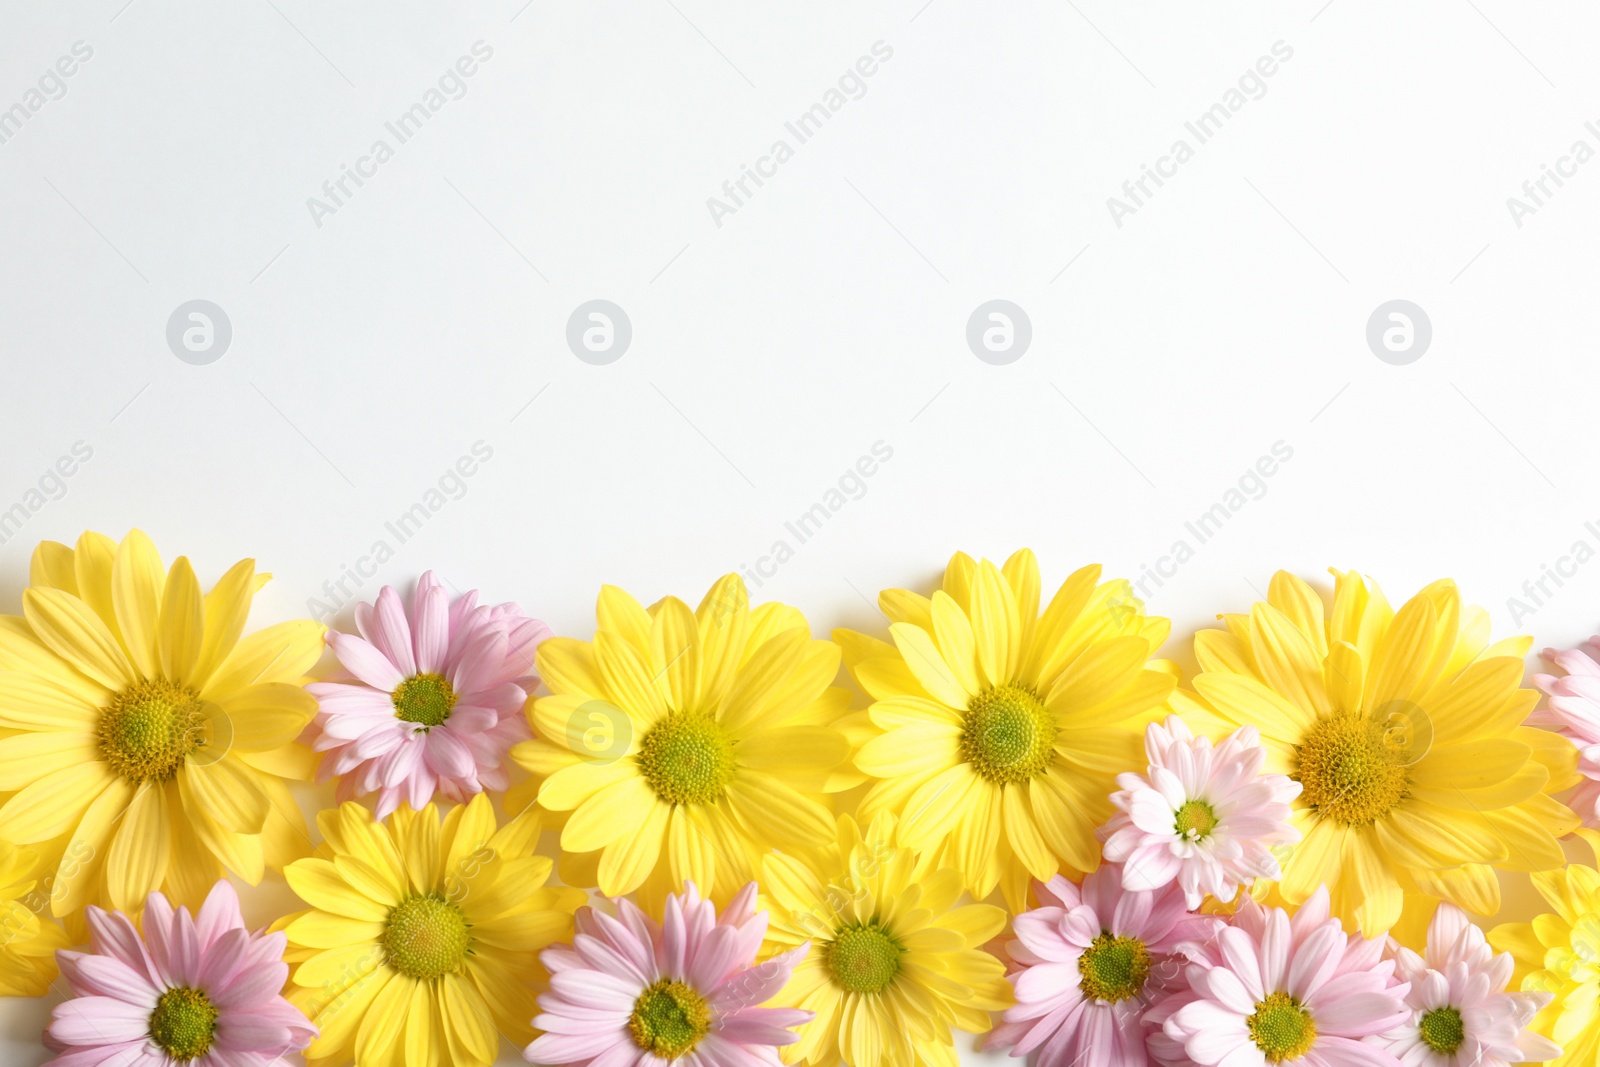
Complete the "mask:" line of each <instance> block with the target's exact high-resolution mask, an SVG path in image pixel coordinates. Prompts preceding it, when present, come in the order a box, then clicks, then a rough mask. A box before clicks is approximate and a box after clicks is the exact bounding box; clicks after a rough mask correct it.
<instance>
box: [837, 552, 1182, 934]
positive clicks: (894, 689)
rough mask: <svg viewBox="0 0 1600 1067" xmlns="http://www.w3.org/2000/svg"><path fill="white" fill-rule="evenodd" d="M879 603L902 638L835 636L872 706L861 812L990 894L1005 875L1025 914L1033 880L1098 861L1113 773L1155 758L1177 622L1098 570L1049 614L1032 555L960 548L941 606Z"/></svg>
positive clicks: (859, 758)
mask: <svg viewBox="0 0 1600 1067" xmlns="http://www.w3.org/2000/svg"><path fill="white" fill-rule="evenodd" d="M878 606H879V608H880V609H881V610H882V611H883V613H884V615H886V616H887V617H888V618H889V622H890V625H889V634H890V636H891V637H892V638H893V639H894V644H892V645H890V644H886V643H885V642H883V641H878V640H875V639H874V638H871V637H867V636H866V635H864V634H858V633H852V632H850V631H848V630H840V631H837V632H836V633H835V634H834V639H835V640H836V641H838V642H839V643H840V644H841V645H843V646H844V649H845V663H846V665H847V666H849V667H850V669H851V671H852V672H853V673H854V675H855V677H856V680H857V681H858V682H860V683H861V687H862V688H863V689H865V690H866V691H867V694H868V695H869V696H871V697H872V699H873V701H874V703H873V704H872V707H871V708H870V709H869V712H868V716H869V718H870V720H871V723H870V729H869V730H867V731H866V735H867V736H866V739H865V741H864V743H863V745H862V747H861V749H860V751H859V752H858V753H857V754H856V766H857V767H858V768H859V769H860V770H862V771H864V772H865V773H866V774H868V775H870V776H872V777H873V778H876V779H879V780H878V781H877V782H875V783H874V784H873V786H872V788H871V789H870V790H869V791H868V792H867V794H866V797H865V798H864V799H863V800H862V802H861V818H862V819H863V820H871V819H873V818H875V817H876V816H877V815H879V814H883V813H891V814H894V815H896V816H897V817H898V819H899V824H900V831H899V832H900V840H901V841H902V842H904V843H905V844H906V845H907V846H909V847H911V848H913V849H915V850H917V851H919V852H925V853H926V856H925V857H924V860H925V862H927V863H932V864H934V865H937V866H941V867H953V868H955V869H956V870H959V871H960V872H961V874H962V879H963V883H964V885H965V887H966V888H967V889H968V890H969V891H970V892H971V893H972V895H973V896H974V897H977V898H979V899H982V898H983V897H986V896H988V895H989V893H990V892H991V891H992V890H993V889H994V887H995V885H996V884H998V885H999V886H1000V887H1001V889H1002V890H1003V891H1004V893H1005V899H1006V903H1007V905H1008V906H1009V907H1010V908H1011V909H1012V910H1013V911H1019V910H1021V909H1022V908H1023V907H1025V906H1026V903H1025V902H1026V899H1027V888H1028V880H1029V877H1030V876H1031V877H1033V878H1037V879H1039V880H1040V881H1048V880H1049V879H1050V878H1051V877H1052V876H1053V875H1055V874H1056V873H1058V872H1059V871H1060V870H1062V869H1063V868H1065V869H1067V870H1069V871H1075V872H1088V871H1092V870H1094V869H1095V868H1096V867H1098V866H1099V864H1100V845H1099V843H1098V842H1097V841H1096V840H1095V828H1096V827H1097V826H1099V825H1100V824H1101V823H1103V822H1105V821H1106V819H1108V818H1109V817H1110V816H1111V813H1112V807H1111V801H1110V799H1109V796H1110V793H1111V791H1112V790H1113V789H1114V788H1115V786H1114V785H1113V780H1114V779H1115V777H1116V776H1117V775H1118V774H1119V773H1121V772H1123V771H1130V770H1138V769H1140V768H1142V767H1143V766H1144V762H1145V761H1144V728H1145V726H1146V724H1148V723H1150V722H1152V721H1154V720H1155V719H1156V718H1157V717H1158V716H1159V714H1160V713H1161V709H1162V704H1163V702H1164V701H1165V700H1166V699H1167V696H1168V695H1169V694H1170V693H1171V691H1172V688H1173V685H1174V684H1175V683H1174V679H1173V677H1172V674H1171V673H1170V672H1169V671H1167V670H1164V669H1163V666H1162V665H1161V664H1158V663H1151V662H1150V656H1151V653H1153V652H1154V651H1155V649H1156V648H1157V647H1159V646H1160V644H1161V643H1162V642H1163V641H1164V640H1166V636H1167V630H1168V623H1167V620H1165V619H1161V618H1156V617H1153V616H1147V615H1145V614H1144V606H1143V604H1141V603H1140V601H1138V600H1137V599H1135V598H1134V596H1133V593H1132V591H1131V589H1130V588H1129V586H1128V583H1127V582H1125V581H1120V580H1119V581H1111V582H1105V583H1102V582H1101V581H1100V568H1099V567H1098V566H1092V567H1085V568H1083V569H1082V570H1079V571H1077V572H1076V573H1074V574H1073V575H1072V576H1071V577H1069V578H1068V579H1067V580H1066V581H1065V582H1064V583H1062V586H1061V589H1060V591H1059V592H1057V593H1056V595H1055V597H1054V599H1052V600H1051V602H1050V606H1049V607H1048V608H1046V609H1045V613H1044V614H1043V615H1042V616H1041V615H1039V567H1038V564H1037V563H1036V562H1035V560H1034V558H1033V553H1032V552H1030V551H1028V550H1027V549H1023V550H1021V551H1019V552H1017V553H1016V554H1015V555H1013V556H1012V557H1011V558H1010V559H1008V560H1007V561H1006V564H1005V567H1004V568H999V567H996V566H995V565H994V564H993V563H990V562H989V561H988V560H984V561H983V562H982V563H975V562H973V560H972V558H971V557H970V556H968V555H966V554H965V553H959V552H958V553H957V554H956V555H955V556H954V557H953V558H952V559H951V560H950V566H949V567H948V568H947V569H946V571H945V575H944V586H943V588H942V589H940V590H939V591H938V592H936V593H934V594H933V598H932V599H931V600H930V599H928V598H927V597H922V596H918V595H917V594H916V593H912V592H908V591H906V590H904V589H890V590H887V591H885V592H884V593H882V594H881V595H880V596H879V597H878Z"/></svg>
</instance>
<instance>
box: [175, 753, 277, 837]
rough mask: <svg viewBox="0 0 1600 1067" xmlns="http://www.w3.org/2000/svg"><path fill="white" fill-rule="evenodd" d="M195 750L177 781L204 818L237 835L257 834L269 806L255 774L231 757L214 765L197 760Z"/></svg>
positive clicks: (269, 808) (218, 760)
mask: <svg viewBox="0 0 1600 1067" xmlns="http://www.w3.org/2000/svg"><path fill="white" fill-rule="evenodd" d="M206 752H207V750H206V749H199V750H198V751H197V752H195V754H194V755H191V756H190V757H189V758H188V760H186V761H185V762H184V765H183V769H182V771H181V774H180V777H182V778H183V780H184V781H185V782H186V784H187V786H188V789H189V793H190V794H191V795H192V796H193V797H194V799H195V801H196V803H198V804H199V805H200V808H201V810H203V811H204V812H205V814H206V816H207V817H209V818H210V819H211V820H212V821H213V822H215V823H216V824H217V825H218V826H220V827H222V828H224V829H227V830H231V831H233V832H234V833H239V834H259V833H260V832H261V828H262V827H263V826H265V825H266V822H267V813H268V812H269V811H271V810H272V804H271V802H270V801H269V800H268V799H267V794H266V792H265V791H264V790H263V789H262V788H261V785H260V783H259V782H258V781H257V780H256V772H255V771H254V770H252V769H250V768H248V767H246V766H245V765H244V764H242V763H240V762H239V761H238V760H237V759H235V758H234V757H232V756H224V757H222V758H221V759H217V760H215V761H214V762H204V761H203V760H202V759H200V758H199V757H201V756H203V755H204V754H205V753H206Z"/></svg>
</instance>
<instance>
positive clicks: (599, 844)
mask: <svg viewBox="0 0 1600 1067" xmlns="http://www.w3.org/2000/svg"><path fill="white" fill-rule="evenodd" d="M597 615H598V620H599V627H598V632H597V633H596V634H595V638H594V641H593V642H587V641H576V640H572V639H570V638H559V637H558V638H551V639H550V640H548V641H545V642H544V643H543V644H542V645H540V646H539V661H538V666H539V673H540V675H542V676H543V678H544V680H545V683H546V684H547V685H549V687H550V691H551V693H552V694H554V695H553V696H548V697H544V698H543V699H540V700H538V701H536V702H534V703H533V705H532V713H531V715H530V718H531V720H532V723H533V731H534V736H535V740H533V741H525V742H523V743H521V744H519V745H518V746H517V747H516V748H514V749H512V752H511V756H512V758H513V759H514V760H516V761H517V762H518V763H519V764H521V765H522V766H524V767H526V768H527V769H528V770H530V771H532V772H533V773H534V776H535V777H534V781H533V786H534V787H536V788H537V790H538V801H539V804H540V806H541V807H544V808H548V809H550V810H553V811H558V812H569V813H570V814H569V815H568V816H567V817H566V825H565V826H564V827H563V828H562V832H561V847H562V849H563V851H564V852H569V853H587V854H589V857H588V859H587V860H582V859H580V860H579V861H578V862H577V863H576V864H573V865H572V866H571V867H570V868H569V866H568V865H567V858H566V857H563V867H562V873H563V878H564V879H565V880H566V881H568V882H572V883H574V884H581V885H596V884H598V886H599V887H600V891H601V892H602V893H605V894H606V895H607V896H620V895H622V894H624V893H629V892H632V891H634V890H636V889H638V890H639V891H640V892H641V894H643V896H642V897H641V901H642V902H643V904H644V906H645V907H646V910H651V909H652V908H655V907H658V906H659V904H660V902H661V901H662V900H664V899H665V897H666V894H667V893H670V892H678V891H680V890H681V889H682V888H683V883H684V881H685V880H689V881H693V882H694V883H695V885H696V886H698V887H700V889H701V891H702V892H703V893H704V894H705V895H706V896H707V897H710V898H711V899H713V900H716V901H717V902H718V903H719V904H721V903H726V902H727V900H729V899H730V898H731V897H732V896H733V894H734V893H735V892H737V891H738V889H739V888H740V887H741V886H743V885H744V884H745V883H746V882H749V881H750V880H751V879H752V878H754V877H755V863H754V860H753V857H752V853H753V852H760V851H765V850H767V849H770V848H775V847H776V848H799V847H807V846H816V845H819V844H822V843H824V842H826V841H827V840H828V839H829V838H830V837H831V835H832V833H833V817H832V815H831V814H830V813H829V811H828V809H827V807H825V806H824V804H823V802H822V793H823V792H824V791H825V790H829V789H834V788H838V787H839V786H840V785H843V784H848V783H847V782H845V781H843V779H836V778H835V777H834V775H833V771H834V769H835V768H836V767H838V766H839V765H840V764H841V763H844V762H845V761H846V760H847V759H848V757H849V749H848V746H847V743H846V741H845V738H844V735H843V734H842V733H841V732H840V731H839V730H838V729H837V728H836V727H835V725H834V724H835V722H836V720H838V719H839V718H840V716H841V715H842V714H843V712H844V711H845V709H846V708H847V706H848V704H849V696H848V694H847V693H846V692H845V691H844V690H842V689H836V688H831V687H830V683H832V681H833V679H834V676H835V675H837V674H838V672H839V650H838V649H837V648H835V647H834V646H833V645H832V644H830V643H829V642H827V641H814V640H812V638H811V630H810V627H808V626H807V625H806V621H805V618H804V617H803V616H802V615H801V614H800V612H798V611H796V610H795V609H794V608H791V607H786V606H784V605H782V604H763V605H761V606H760V607H758V608H755V609H754V610H751V609H750V607H749V595H748V593H747V592H746V590H745V586H744V582H743V581H741V580H740V579H739V577H738V576H737V575H733V574H730V575H728V576H727V577H725V578H723V579H722V580H720V581H719V582H717V584H716V585H714V586H712V587H711V591H710V592H708V593H707V594H706V596H705V599H704V600H702V601H701V603H700V607H699V608H698V610H695V611H690V610H689V607H688V605H687V604H685V603H684V602H683V601H681V600H679V599H677V598H676V597H668V598H667V599H665V600H662V601H660V602H659V603H657V604H655V605H653V606H652V607H651V608H650V609H649V610H648V611H646V610H645V609H644V608H643V607H641V606H640V605H639V602H638V601H636V600H634V599H633V598H632V597H631V596H629V595H628V594H627V593H624V592H623V591H622V590H620V589H617V588H616V587H614V586H606V587H605V588H604V589H603V590H601V593H600V602H599V607H598V609H597ZM519 794H520V791H519ZM520 795H525V794H520ZM516 799H518V797H517V796H514V797H513V804H514V803H515V800H516ZM596 861H597V862H596Z"/></svg>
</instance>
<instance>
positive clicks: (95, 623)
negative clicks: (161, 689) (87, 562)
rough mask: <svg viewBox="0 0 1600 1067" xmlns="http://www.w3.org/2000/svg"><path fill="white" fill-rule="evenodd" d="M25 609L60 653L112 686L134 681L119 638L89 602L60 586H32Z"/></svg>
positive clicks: (24, 601)
mask: <svg viewBox="0 0 1600 1067" xmlns="http://www.w3.org/2000/svg"><path fill="white" fill-rule="evenodd" d="M22 611H23V614H24V616H26V618H27V620H28V625H29V626H31V627H33V631H34V633H36V634H38V635H39V640H40V641H41V642H43V643H44V645H45V647H47V648H49V649H50V650H51V651H52V652H54V653H55V654H56V655H58V656H60V657H61V658H62V659H64V660H66V661H67V662H68V663H70V664H72V665H73V666H74V667H76V668H77V669H78V670H79V671H81V672H83V673H84V674H85V675H87V676H88V677H89V678H91V679H92V680H94V681H96V682H98V683H99V684H101V685H103V686H105V687H106V688H108V689H115V690H121V689H123V688H126V687H127V685H128V684H129V683H130V682H132V681H133V668H132V667H131V666H130V665H129V663H128V660H127V657H126V656H124V655H123V654H122V648H121V646H120V645H118V644H117V639H116V638H115V637H113V636H112V635H111V631H110V630H108V629H106V624H105V623H104V622H103V621H102V620H101V619H100V617H99V616H98V615H96V614H95V613H94V612H93V611H92V610H90V608H89V606H88V605H87V604H85V603H84V602H83V601H81V600H79V599H78V598H77V597H75V596H70V595H68V594H66V593H63V592H61V591H60V590H59V589H36V588H34V589H28V590H26V591H25V592H23V594H22Z"/></svg>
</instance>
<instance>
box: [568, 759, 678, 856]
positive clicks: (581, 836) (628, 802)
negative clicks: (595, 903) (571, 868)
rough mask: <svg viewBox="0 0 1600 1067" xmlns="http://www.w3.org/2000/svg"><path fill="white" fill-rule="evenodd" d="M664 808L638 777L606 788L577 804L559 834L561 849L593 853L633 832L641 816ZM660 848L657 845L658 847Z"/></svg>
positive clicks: (629, 777)
mask: <svg viewBox="0 0 1600 1067" xmlns="http://www.w3.org/2000/svg"><path fill="white" fill-rule="evenodd" d="M658 806H661V807H664V806H665V805H662V804H661V802H660V801H659V800H658V799H657V798H656V795H655V793H654V792H653V791H652V790H651V789H650V787H649V786H648V785H646V784H645V781H644V779H643V778H640V777H639V776H638V774H636V773H635V774H632V775H629V776H628V777H627V778H625V779H623V780H622V781H620V782H617V783H615V784H614V785H610V786H607V787H606V788H604V789H602V790H601V791H600V792H598V793H596V794H594V795H593V796H591V797H590V798H589V799H588V800H586V801H584V802H583V803H582V804H580V805H579V806H578V808H577V810H575V811H574V812H573V813H572V815H571V817H570V818H568V819H567V825H566V826H565V827H564V828H563V829H562V831H561V847H562V848H564V849H570V850H571V851H573V852H593V851H594V850H595V849H597V848H605V847H606V846H607V845H609V844H611V843H612V842H613V841H616V840H617V839H618V838H620V837H623V836H624V835H627V834H629V833H632V832H634V831H635V829H636V828H637V827H638V825H639V815H640V813H641V812H648V811H651V810H652V809H653V808H655V807H658ZM658 845H659V843H658Z"/></svg>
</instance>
